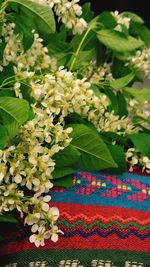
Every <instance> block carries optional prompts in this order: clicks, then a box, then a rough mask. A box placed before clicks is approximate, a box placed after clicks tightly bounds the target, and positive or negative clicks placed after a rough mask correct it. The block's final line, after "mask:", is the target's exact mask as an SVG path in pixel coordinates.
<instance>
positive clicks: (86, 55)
mask: <svg viewBox="0 0 150 267" xmlns="http://www.w3.org/2000/svg"><path fill="white" fill-rule="evenodd" d="M94 54H95V48H92V49H90V50H86V51H80V52H79V54H78V56H77V57H76V61H75V64H74V67H73V69H74V70H76V69H77V70H79V69H82V68H84V67H86V66H88V65H89V63H90V61H91V60H92V59H93V57H94ZM71 62H72V57H71V59H70V61H69V63H68V66H70V63H71Z"/></svg>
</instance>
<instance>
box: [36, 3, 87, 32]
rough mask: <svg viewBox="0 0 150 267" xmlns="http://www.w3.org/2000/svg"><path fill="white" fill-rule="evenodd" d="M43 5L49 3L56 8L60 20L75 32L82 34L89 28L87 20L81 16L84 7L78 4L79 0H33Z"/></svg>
mask: <svg viewBox="0 0 150 267" xmlns="http://www.w3.org/2000/svg"><path fill="white" fill-rule="evenodd" d="M32 1H33V2H37V3H39V4H42V5H48V6H49V7H50V8H54V11H55V13H56V15H57V16H58V18H59V20H61V21H62V23H64V24H65V26H66V27H67V28H68V29H73V33H74V34H76V33H78V34H82V33H83V31H84V30H85V29H86V28H87V22H86V21H85V20H84V19H83V18H81V17H80V16H81V15H82V8H81V6H80V5H79V4H78V2H79V0H71V1H68V0H32Z"/></svg>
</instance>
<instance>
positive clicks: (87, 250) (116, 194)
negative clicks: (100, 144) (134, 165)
mask: <svg viewBox="0 0 150 267" xmlns="http://www.w3.org/2000/svg"><path fill="white" fill-rule="evenodd" d="M73 180H74V186H73V188H71V189H64V188H55V189H53V190H52V191H51V192H50V194H51V195H52V200H53V202H51V203H50V205H52V206H56V207H58V208H59V210H60V214H61V216H60V219H59V228H60V229H61V230H62V231H63V232H64V235H60V236H59V241H58V242H57V243H55V244H54V243H52V242H51V241H46V246H45V247H44V249H43V247H41V248H38V249H36V248H35V247H34V245H33V244H31V243H29V241H28V233H23V234H22V236H20V235H16V236H15V237H14V236H13V235H12V237H11V238H10V239H11V240H9V242H6V243H5V244H4V243H3V245H1V261H0V262H1V264H0V266H1V267H3V266H7V267H11V266H17V267H29V266H41V267H44V266H47V267H76V266H78V267H92V266H93V267H144V266H145V267H150V177H147V176H143V174H142V175H141V174H131V173H124V174H123V175H110V174H107V173H98V172H92V173H89V172H80V173H77V174H76V175H75V176H74V178H73ZM9 264H10V265H9ZM13 264H14V265H13Z"/></svg>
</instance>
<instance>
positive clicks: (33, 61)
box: [0, 0, 150, 246]
mask: <svg viewBox="0 0 150 267" xmlns="http://www.w3.org/2000/svg"><path fill="white" fill-rule="evenodd" d="M64 10H65V11H64ZM82 10H83V13H82ZM62 11H63V12H62ZM54 12H55V13H56V14H54ZM81 15H82V17H81ZM56 17H58V21H57V19H56ZM60 21H61V23H60ZM63 24H64V25H63ZM0 35H1V36H0V50H1V52H0V213H1V214H3V215H1V217H0V221H7V220H8V221H10V222H15V219H14V218H13V217H11V216H10V215H8V216H7V212H8V211H9V210H11V211H12V210H17V211H18V212H19V213H20V215H21V217H23V218H24V221H25V224H28V225H32V228H31V231H32V232H33V234H32V235H31V237H30V241H31V242H34V243H35V245H36V246H39V245H44V239H47V238H49V237H50V238H51V240H52V241H54V242H56V241H57V239H58V235H57V234H58V233H59V232H61V231H60V230H59V229H58V228H57V226H56V225H55V222H56V220H57V218H58V216H59V212H58V209H56V208H51V207H49V206H48V204H47V202H48V201H49V200H50V197H48V198H46V197H45V196H44V195H43V194H45V193H48V192H49V189H50V188H51V187H52V186H53V184H54V185H55V186H65V187H71V186H72V174H73V173H74V172H75V171H77V170H103V169H106V170H107V171H111V172H116V173H120V172H124V171H126V170H127V167H128V165H129V167H130V166H131V167H133V166H134V165H136V164H139V165H141V166H142V168H143V170H145V171H149V170H150V159H149V157H150V154H149V151H150V149H149V144H150V132H149V121H150V120H149V119H150V112H149V109H148V103H149V102H148V101H149V100H150V90H149V88H140V89H138V88H136V85H134V83H135V82H136V81H137V82H139V81H140V82H141V81H142V80H143V79H144V77H145V75H146V76H147V77H148V78H149V77H150V59H149V56H148V55H150V48H149V45H150V31H149V29H148V28H147V27H146V26H145V25H144V21H143V19H142V18H140V17H139V16H137V15H136V14H133V13H131V12H123V13H122V14H119V13H118V12H117V11H115V12H103V13H102V14H100V15H99V16H97V17H94V13H93V12H92V11H91V8H90V4H89V3H86V4H85V5H84V6H83V8H81V7H80V6H79V5H78V4H77V3H76V4H75V3H73V2H71V1H66V2H65V4H63V2H62V1H56V3H55V1H46V0H45V1H44V0H39V1H36V0H32V1H31V0H5V1H2V3H1V4H0ZM62 66H64V67H62ZM141 87H142V84H141ZM143 140H144V142H143ZM5 214H6V215H5Z"/></svg>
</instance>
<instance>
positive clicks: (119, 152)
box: [108, 145, 127, 173]
mask: <svg viewBox="0 0 150 267" xmlns="http://www.w3.org/2000/svg"><path fill="white" fill-rule="evenodd" d="M108 148H109V151H110V153H111V155H112V157H113V158H114V160H115V162H116V163H117V165H118V168H117V169H116V168H115V169H109V171H111V172H112V171H113V172H115V173H123V172H125V171H126V170H127V165H126V159H125V153H124V150H123V148H122V147H121V146H119V145H109V146H108Z"/></svg>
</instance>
